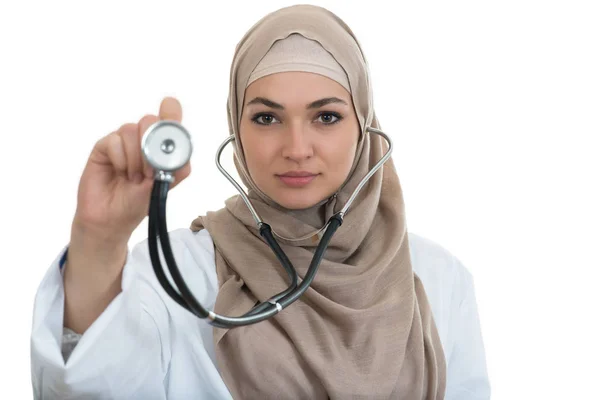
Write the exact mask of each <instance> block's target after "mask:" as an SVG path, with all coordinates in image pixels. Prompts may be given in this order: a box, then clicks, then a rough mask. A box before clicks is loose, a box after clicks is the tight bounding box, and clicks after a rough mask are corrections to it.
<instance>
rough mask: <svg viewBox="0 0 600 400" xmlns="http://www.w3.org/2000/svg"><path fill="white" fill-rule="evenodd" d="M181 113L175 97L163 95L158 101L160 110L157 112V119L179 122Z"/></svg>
mask: <svg viewBox="0 0 600 400" xmlns="http://www.w3.org/2000/svg"><path fill="white" fill-rule="evenodd" d="M182 114H183V112H182V110H181V104H180V103H179V100H177V99H176V98H174V97H165V98H164V99H163V100H162V102H161V103H160V110H159V112H158V118H159V119H161V120H170V121H177V122H179V123H181V118H182Z"/></svg>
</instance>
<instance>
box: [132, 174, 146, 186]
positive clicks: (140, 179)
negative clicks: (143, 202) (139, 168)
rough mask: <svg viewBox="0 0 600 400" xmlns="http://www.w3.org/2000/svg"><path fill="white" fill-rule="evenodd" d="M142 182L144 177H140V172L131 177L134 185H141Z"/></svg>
mask: <svg viewBox="0 0 600 400" xmlns="http://www.w3.org/2000/svg"><path fill="white" fill-rule="evenodd" d="M143 180H144V176H143V175H142V173H141V172H136V173H135V175H134V176H133V181H134V182H135V183H141V182H142V181H143Z"/></svg>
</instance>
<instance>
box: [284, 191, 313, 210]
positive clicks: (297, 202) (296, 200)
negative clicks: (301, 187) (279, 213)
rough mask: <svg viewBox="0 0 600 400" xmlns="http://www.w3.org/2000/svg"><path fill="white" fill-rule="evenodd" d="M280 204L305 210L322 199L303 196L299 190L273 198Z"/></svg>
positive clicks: (290, 208)
mask: <svg viewBox="0 0 600 400" xmlns="http://www.w3.org/2000/svg"><path fill="white" fill-rule="evenodd" d="M273 200H275V201H276V202H277V204H279V205H280V206H282V207H284V208H287V209H288V210H304V209H306V208H310V207H312V206H314V205H315V204H317V203H318V202H319V201H320V199H317V198H314V197H313V196H310V197H308V196H303V195H302V193H300V192H299V191H298V192H296V194H294V193H290V194H286V195H285V196H277V197H275V198H273Z"/></svg>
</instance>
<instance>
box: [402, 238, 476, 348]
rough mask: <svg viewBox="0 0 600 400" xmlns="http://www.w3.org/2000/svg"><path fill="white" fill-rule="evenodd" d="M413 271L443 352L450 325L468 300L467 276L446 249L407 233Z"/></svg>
mask: <svg viewBox="0 0 600 400" xmlns="http://www.w3.org/2000/svg"><path fill="white" fill-rule="evenodd" d="M408 237H409V248H410V256H411V264H412V267H413V271H414V272H415V274H416V275H417V276H418V277H419V279H420V280H421V282H422V283H423V287H424V288H425V292H426V293H427V299H428V301H429V304H430V306H431V310H432V313H433V317H434V320H435V322H436V326H437V328H438V332H439V334H440V338H441V340H442V344H443V345H444V349H445V350H446V351H448V350H450V349H451V348H452V345H453V339H452V337H453V334H452V324H453V321H454V320H455V319H456V318H457V317H458V315H459V314H460V307H461V304H462V303H463V301H464V299H465V298H468V297H470V296H471V294H472V292H473V284H472V277H471V273H470V272H469V271H468V270H467V268H466V267H465V266H464V265H463V263H462V262H461V261H460V260H459V259H458V258H457V257H456V256H455V255H454V254H452V253H451V252H450V251H449V250H448V249H447V248H445V247H444V246H442V245H441V244H440V243H437V242H435V241H433V240H431V239H429V238H426V237H424V236H421V235H417V234H415V233H409V234H408Z"/></svg>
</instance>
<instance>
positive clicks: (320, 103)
mask: <svg viewBox="0 0 600 400" xmlns="http://www.w3.org/2000/svg"><path fill="white" fill-rule="evenodd" d="M333 103H338V104H345V105H348V103H346V102H345V101H344V100H342V99H340V98H337V97H325V98H324V99H319V100H315V101H313V102H312V103H310V104H308V105H307V106H306V109H311V108H321V107H323V106H326V105H327V104H333ZM252 104H263V105H265V106H267V107H270V108H275V109H277V110H283V109H284V107H283V106H282V105H281V104H279V103H276V102H274V101H272V100H269V99H267V98H265V97H255V98H253V99H252V100H250V101H249V102H248V103H246V105H247V106H249V105H252Z"/></svg>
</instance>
